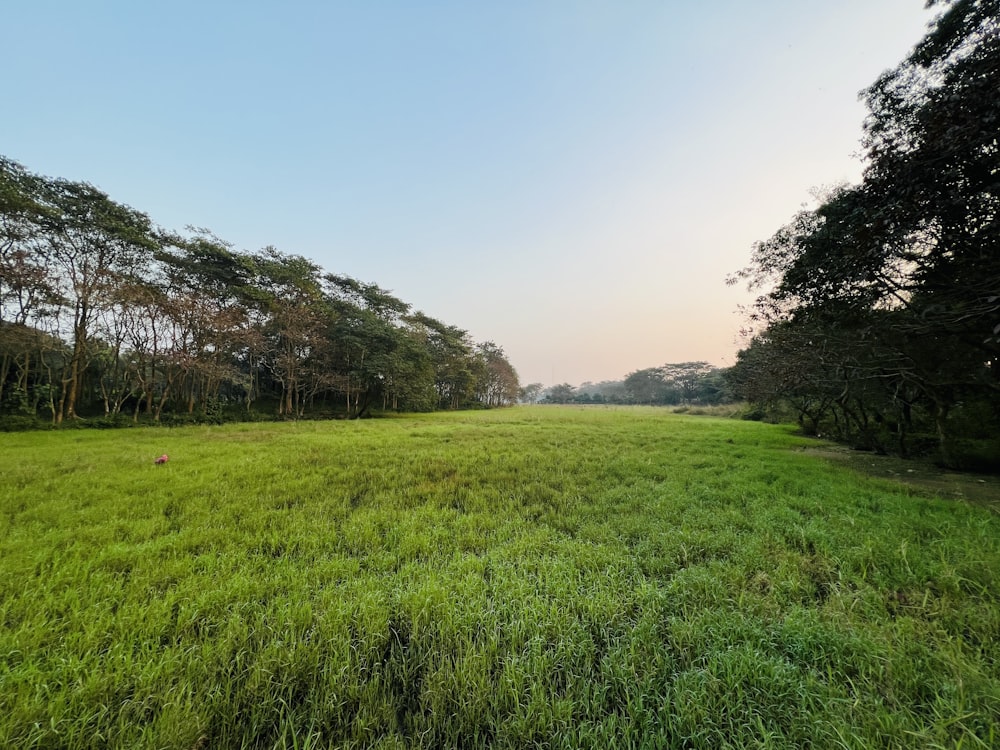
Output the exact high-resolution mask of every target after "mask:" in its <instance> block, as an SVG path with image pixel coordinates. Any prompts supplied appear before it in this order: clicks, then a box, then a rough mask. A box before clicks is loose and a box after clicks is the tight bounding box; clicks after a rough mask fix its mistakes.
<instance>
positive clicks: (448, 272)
mask: <svg viewBox="0 0 1000 750" xmlns="http://www.w3.org/2000/svg"><path fill="white" fill-rule="evenodd" d="M931 18H932V12H931V11H927V10H925V9H924V2H923V0H839V1H838V2H829V1H828V0H827V1H825V2H824V1H821V0H758V1H757V2H754V3H747V2H741V1H739V0H715V1H714V2H699V3H694V2H682V1H681V0H659V1H658V2H657V1H654V0H642V1H640V0H635V1H633V0H619V1H616V2H611V0H604V1H601V2H598V1H596V0H579V1H573V2H571V1H570V0H504V1H503V2H499V1H498V2H491V3H488V2H479V1H471V0H467V1H466V2H458V1H457V0H451V1H448V0H440V1H434V0H431V1H429V2H402V1H401V0H384V1H381V2H380V1H378V0H372V1H371V2H368V1H365V2H362V1H361V0H358V1H357V2H352V3H347V2H319V1H318V0H317V1H312V2H310V1H306V0H290V1H286V2H282V3H277V2H257V1H254V0H248V1H242V2H235V1H233V2H222V1H221V0H220V1H216V2H213V1H212V0H199V1H198V2H193V1H192V0H175V1H174V2H170V3H143V2H135V1H134V0H129V1H128V2H124V1H114V0H109V1H105V2H101V1H100V0H95V2H88V3H81V2H70V1H69V0H34V2H31V3H16V4H10V5H9V7H6V8H5V9H4V12H3V22H4V27H5V31H6V33H5V35H4V37H5V38H4V44H3V45H2V46H0V65H2V67H3V70H5V71H6V77H5V78H6V80H5V86H4V96H3V115H2V116H0V153H2V154H4V155H6V156H8V157H10V158H13V159H15V160H17V161H19V162H21V163H22V164H23V165H24V166H25V167H27V168H28V169H29V170H31V171H33V172H38V173H41V174H46V175H49V176H54V177H65V178H68V179H74V180H84V181H87V182H90V183H92V184H94V185H96V186H98V187H100V188H101V189H103V190H104V191H106V192H107V193H109V194H110V196H111V197H112V198H113V199H115V200H117V201H119V202H122V203H127V204H129V205H131V206H133V207H135V208H137V209H140V210H142V211H144V212H146V213H148V214H149V215H150V217H151V218H152V219H153V220H154V221H155V222H157V223H158V224H160V225H162V226H164V227H167V228H170V229H177V230H180V229H183V227H185V226H186V225H194V226H199V227H207V228H210V229H211V230H212V231H214V232H215V233H216V234H217V235H219V236H220V237H222V238H223V239H225V240H227V241H229V242H231V243H233V244H234V246H235V247H236V248H237V249H241V250H249V251H255V250H258V249H260V248H262V247H264V246H267V245H273V246H275V247H277V248H278V249H279V250H281V251H283V252H286V253H294V254H298V255H303V256H305V257H307V258H310V259H311V260H313V261H315V262H316V263H318V264H319V265H320V266H322V267H323V268H324V269H326V270H328V271H333V272H337V273H344V274H349V275H351V276H354V277H356V278H359V279H362V280H364V281H372V282H375V283H377V284H379V285H380V286H382V287H384V288H387V289H391V290H392V291H393V292H394V293H395V294H396V295H397V296H399V297H400V298H402V299H403V300H405V301H407V302H409V303H410V304H412V305H413V307H414V308H415V309H418V310H422V311H424V312H426V313H427V314H429V315H432V316H434V317H436V318H439V319H441V320H444V321H445V322H447V323H450V324H453V325H457V326H459V327H461V328H464V329H467V330H468V331H469V332H470V334H471V335H472V336H473V337H474V338H475V339H476V340H478V341H484V340H492V341H495V342H496V343H498V344H500V345H501V346H503V347H504V349H505V350H506V352H507V354H508V356H509V358H510V360H511V362H512V363H513V364H514V366H515V367H516V368H517V370H518V372H519V374H520V376H521V380H522V382H523V383H528V382H533V381H540V382H543V383H545V384H553V383H557V382H570V383H573V384H579V383H581V382H583V381H586V380H592V381H600V380H616V379H620V378H622V377H624V376H625V375H626V374H627V373H628V372H631V371H633V370H637V369H641V368H644V367H652V366H655V365H659V364H663V363H665V362H682V361H689V360H707V361H709V362H712V363H714V364H718V365H727V364H731V363H732V362H733V361H734V355H735V352H736V350H737V349H738V341H737V332H738V330H739V328H740V325H741V322H742V319H741V316H740V315H739V313H738V311H737V308H738V307H739V305H740V304H742V303H745V302H746V301H747V300H748V299H749V295H748V294H747V293H746V292H745V290H744V289H742V288H739V287H727V286H726V284H725V278H726V276H727V274H729V273H731V272H732V271H735V270H736V269H738V268H740V267H741V266H743V265H745V264H746V263H747V261H748V259H749V256H750V252H751V247H752V245H753V243H754V242H755V241H758V240H762V239H766V238H767V237H769V236H770V235H771V234H773V233H774V231H776V230H777V229H778V228H779V227H780V226H781V225H783V224H784V223H786V222H787V221H788V220H789V219H790V218H791V217H792V215H793V214H794V213H795V212H796V211H797V210H798V209H799V208H800V206H801V205H802V204H803V203H807V202H809V201H810V190H811V188H813V187H817V186H824V185H831V184H834V183H837V182H842V181H856V180H857V179H858V178H859V176H860V173H861V162H860V161H859V159H858V156H857V154H858V152H859V151H860V137H861V132H862V130H861V128H862V121H863V119H864V116H865V109H864V106H863V105H862V104H861V103H860V102H859V101H858V92H859V91H860V90H861V89H863V88H865V87H866V86H868V85H869V84H871V83H872V82H874V80H875V79H876V77H877V76H878V75H879V74H880V73H881V72H882V71H883V70H885V69H887V68H889V67H892V66H894V65H895V64H896V63H897V62H899V61H900V60H901V59H902V58H903V56H904V55H905V54H906V53H907V51H908V50H909V49H910V47H912V45H913V44H914V43H915V42H916V41H917V40H919V39H920V37H921V36H922V35H923V33H924V31H925V27H926V24H927V22H928V21H929V20H930V19H931Z"/></svg>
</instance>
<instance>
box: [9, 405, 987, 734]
mask: <svg viewBox="0 0 1000 750" xmlns="http://www.w3.org/2000/svg"><path fill="white" fill-rule="evenodd" d="M804 444H805V441H804V440H803V439H800V438H797V437H794V436H793V435H792V434H791V433H790V431H789V429H788V428H784V427H778V426H773V425H764V424H759V423H750V422H740V421H734V420H722V419H711V418H706V417H692V416H686V415H675V414H670V413H668V412H666V411H663V410H653V409H638V408H635V409H633V408H620V409H611V408H609V409H597V408H576V409H574V408H560V407H527V408H519V409H511V410H505V411H499V412H475V413H461V414H433V415H422V416H415V417H404V418H393V419H384V420H375V421H366V422H330V423H316V422H310V423H299V424H266V425H227V426H221V427H195V428H177V429H138V430H127V431H120V432H117V431H92V432H91V431H72V432H45V433H20V434H7V435H0V451H2V452H0V462H2V464H0V626H2V629H0V747H11V748H108V747H111V748H177V749H179V750H195V749H196V748H200V749H202V750H208V749H209V748H328V747H338V748H339V747H356V748H362V747H379V748H407V747H424V748H433V747H466V748H472V747H504V748H524V747H547V748H580V747H593V748H631V747H635V748H639V747H649V748H671V747H673V748H726V747H731V748H741V747H762V748H779V747H786V748H798V747H816V748H827V747H831V748H836V747H841V748H863V747H877V748H884V747H900V748H909V747H927V748H933V747H963V748H985V747H995V746H997V745H998V744H1000V670H998V663H1000V662H998V658H1000V518H998V517H997V515H996V514H995V513H993V512H991V511H990V510H989V509H987V508H985V507H982V506H978V505H972V504H968V503H964V502H956V501H953V500H942V499H937V498H934V497H924V496H920V495H917V494H914V493H913V491H912V490H907V489H906V488H905V487H903V486H900V485H895V484H892V483H889V482H887V481H883V480H877V479H872V478H867V477H863V476H860V475H858V474H855V473H853V472H851V471H850V470H849V469H847V468H845V467H841V466H837V465H833V464H831V463H828V462H825V461H823V460H822V459H821V458H817V457H815V456H812V455H809V454H807V453H805V452H802V451H799V450H796V449H797V448H799V447H801V446H802V445H804ZM164 452H165V453H168V454H169V455H170V461H169V463H167V464H165V465H163V466H155V465H154V464H153V459H154V458H155V457H156V456H158V455H160V454H161V453H164Z"/></svg>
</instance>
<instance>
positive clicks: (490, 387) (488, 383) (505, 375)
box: [476, 341, 521, 406]
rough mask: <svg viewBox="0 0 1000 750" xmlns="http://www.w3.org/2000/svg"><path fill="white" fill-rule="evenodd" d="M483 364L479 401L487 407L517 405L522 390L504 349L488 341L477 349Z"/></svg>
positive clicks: (480, 376)
mask: <svg viewBox="0 0 1000 750" xmlns="http://www.w3.org/2000/svg"><path fill="white" fill-rule="evenodd" d="M476 352H477V354H478V356H479V360H480V362H481V369H480V375H479V384H478V389H477V390H478V399H479V401H480V403H482V404H484V405H485V406H510V405H511V404H515V403H517V398H518V395H519V393H520V390H521V386H520V383H519V382H518V378H517V372H516V371H515V370H514V367H513V365H511V363H510V362H509V361H508V359H507V355H506V354H505V353H504V350H503V348H502V347H500V346H498V345H497V344H494V343H493V342H492V341H486V342H483V343H482V344H479V345H478V346H477V347H476Z"/></svg>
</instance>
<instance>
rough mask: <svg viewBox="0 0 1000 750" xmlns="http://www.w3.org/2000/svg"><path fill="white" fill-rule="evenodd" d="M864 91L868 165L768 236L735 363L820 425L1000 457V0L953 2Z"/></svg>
mask: <svg viewBox="0 0 1000 750" xmlns="http://www.w3.org/2000/svg"><path fill="white" fill-rule="evenodd" d="M932 4H939V5H941V6H943V7H944V9H943V11H942V13H941V14H939V16H938V17H937V19H936V20H935V22H934V23H933V24H932V26H931V28H930V31H929V33H928V34H927V36H926V37H925V38H924V39H923V40H922V41H920V43H919V44H917V45H916V47H915V48H914V49H913V51H912V53H911V54H910V55H909V56H908V57H907V58H906V59H905V60H904V61H903V62H902V63H901V64H900V65H899V66H897V67H896V68H895V69H893V70H890V71H887V72H886V73H885V74H883V75H882V76H881V77H880V78H879V80H878V81H876V82H875V84H873V85H872V86H871V87H870V88H869V89H868V90H866V91H865V92H864V98H865V101H866V102H867V105H868V107H869V110H870V115H869V117H868V119H867V121H866V123H865V157H866V169H865V172H864V178H863V181H862V182H861V184H859V185H852V186H842V187H839V188H837V189H834V190H832V191H829V193H828V194H827V195H826V196H825V197H824V199H823V200H822V204H821V205H820V206H819V207H818V208H817V209H815V210H812V211H803V212H801V213H800V214H798V215H797V216H796V217H795V218H794V219H793V220H792V222H791V223H789V224H788V225H787V226H785V227H783V228H782V229H781V230H779V231H778V232H777V233H776V234H775V235H774V236H773V237H771V238H770V239H769V240H767V241H765V242H761V243H759V244H758V245H757V246H756V247H755V250H754V255H753V259H752V262H751V264H750V266H749V267H748V268H746V269H744V270H743V271H742V272H740V273H739V274H737V277H736V278H741V279H744V280H747V281H749V282H750V286H751V288H753V289H759V290H761V291H762V292H763V293H762V294H761V296H760V297H759V298H758V299H757V302H756V304H755V306H754V308H753V314H752V316H751V317H752V319H753V320H754V323H755V326H756V327H757V330H756V332H755V334H756V335H755V336H754V337H753V339H752V341H751V342H750V345H749V346H748V348H746V349H745V350H744V351H742V352H741V353H740V355H739V359H738V362H737V365H736V367H735V368H733V370H732V372H731V374H730V377H731V383H732V384H733V386H734V388H735V389H736V390H737V392H738V393H739V394H740V395H742V396H744V397H746V398H748V399H750V400H753V401H756V402H758V403H773V402H775V401H778V400H785V401H790V402H791V403H792V404H793V405H794V406H795V407H796V409H797V410H798V412H799V414H800V418H801V420H802V422H803V423H804V424H805V425H806V426H807V427H809V428H810V429H813V430H816V431H822V432H824V433H828V434H830V435H835V436H838V437H840V438H843V439H845V440H848V441H850V442H852V443H854V444H856V445H859V446H862V447H866V448H871V449H876V450H895V451H898V452H899V453H901V454H903V455H906V454H909V453H912V452H916V451H921V450H927V449H932V450H936V452H937V454H938V456H939V458H940V460H941V461H942V462H943V463H945V464H948V465H953V466H954V465H966V466H978V467H989V466H994V467H995V466H997V465H1000V442H998V440H997V436H998V435H1000V216H998V208H1000V147H998V136H1000V96H998V94H997V92H1000V3H998V2H997V0H951V1H950V2H941V3H932Z"/></svg>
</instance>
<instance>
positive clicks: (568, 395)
mask: <svg viewBox="0 0 1000 750" xmlns="http://www.w3.org/2000/svg"><path fill="white" fill-rule="evenodd" d="M575 398H576V391H575V390H574V388H573V386H571V385H570V384H569V383H560V384H559V385H553V386H550V387H549V388H547V389H546V390H545V392H544V395H543V396H542V401H543V402H544V403H547V404H569V403H572V402H573V401H574V400H575Z"/></svg>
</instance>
